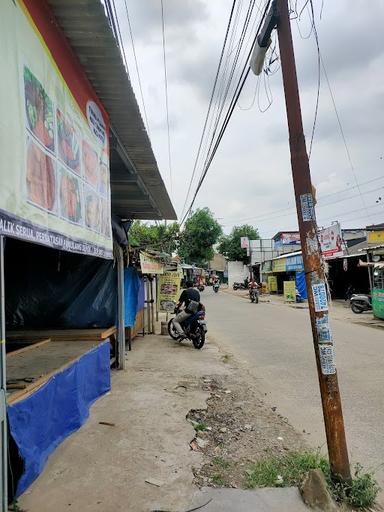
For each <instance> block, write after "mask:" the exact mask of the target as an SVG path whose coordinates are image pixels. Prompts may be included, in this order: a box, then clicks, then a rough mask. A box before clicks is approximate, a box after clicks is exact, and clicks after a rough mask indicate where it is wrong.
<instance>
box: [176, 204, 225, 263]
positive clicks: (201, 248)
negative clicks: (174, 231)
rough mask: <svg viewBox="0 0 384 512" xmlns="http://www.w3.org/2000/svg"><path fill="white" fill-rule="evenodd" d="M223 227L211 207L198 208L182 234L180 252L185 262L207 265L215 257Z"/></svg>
mask: <svg viewBox="0 0 384 512" xmlns="http://www.w3.org/2000/svg"><path fill="white" fill-rule="evenodd" d="M221 234H222V229H221V226H220V224H219V223H218V222H217V220H216V219H215V218H214V217H213V214H212V212H211V211H210V210H209V208H201V209H198V210H196V211H195V212H194V213H193V214H192V215H191V216H190V217H189V219H188V220H187V222H186V223H185V226H184V230H183V231H182V233H181V234H180V246H179V250H178V254H179V256H180V258H181V259H182V260H184V262H185V263H189V264H191V265H193V264H195V265H197V266H200V267H205V266H206V265H207V263H208V262H209V261H210V260H211V259H212V258H213V255H214V251H213V246H214V245H215V244H216V243H217V241H218V240H219V237H220V235H221Z"/></svg>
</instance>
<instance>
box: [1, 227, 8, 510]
mask: <svg viewBox="0 0 384 512" xmlns="http://www.w3.org/2000/svg"><path fill="white" fill-rule="evenodd" d="M6 383H7V378H6V357H5V289H4V237H3V236H1V235H0V511H1V512H6V511H7V510H8V481H7V474H8V434H7V409H6Z"/></svg>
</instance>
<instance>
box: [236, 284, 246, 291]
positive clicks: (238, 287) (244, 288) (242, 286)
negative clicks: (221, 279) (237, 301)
mask: <svg viewBox="0 0 384 512" xmlns="http://www.w3.org/2000/svg"><path fill="white" fill-rule="evenodd" d="M232 288H233V289H234V290H246V289H247V286H246V285H245V284H244V283H233V285H232Z"/></svg>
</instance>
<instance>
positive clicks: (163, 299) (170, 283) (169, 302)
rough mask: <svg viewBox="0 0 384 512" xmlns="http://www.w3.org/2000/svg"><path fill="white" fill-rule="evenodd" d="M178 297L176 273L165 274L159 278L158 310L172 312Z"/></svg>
mask: <svg viewBox="0 0 384 512" xmlns="http://www.w3.org/2000/svg"><path fill="white" fill-rule="evenodd" d="M179 295H180V275H179V274H178V273H177V272H165V273H164V274H163V275H160V276H159V284H158V296H157V302H158V309H159V310H160V311H167V312H173V310H174V309H175V306H176V304H177V302H178V300H179Z"/></svg>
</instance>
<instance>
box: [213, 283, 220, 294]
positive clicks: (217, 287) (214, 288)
mask: <svg viewBox="0 0 384 512" xmlns="http://www.w3.org/2000/svg"><path fill="white" fill-rule="evenodd" d="M219 288H220V283H214V284H213V291H214V292H215V293H217V292H218V291H219Z"/></svg>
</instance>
